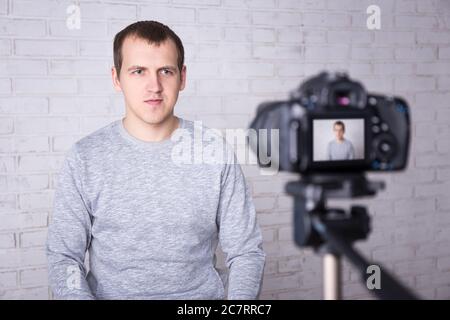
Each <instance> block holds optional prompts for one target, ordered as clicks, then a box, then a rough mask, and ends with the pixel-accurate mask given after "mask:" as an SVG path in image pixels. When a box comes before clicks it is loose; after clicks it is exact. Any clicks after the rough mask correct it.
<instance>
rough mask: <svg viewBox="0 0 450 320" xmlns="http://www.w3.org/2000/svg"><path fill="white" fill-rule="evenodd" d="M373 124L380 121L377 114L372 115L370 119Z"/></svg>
mask: <svg viewBox="0 0 450 320" xmlns="http://www.w3.org/2000/svg"><path fill="white" fill-rule="evenodd" d="M370 120H371V121H372V123H373V124H378V123H380V118H378V117H377V116H373V117H372V118H371V119H370Z"/></svg>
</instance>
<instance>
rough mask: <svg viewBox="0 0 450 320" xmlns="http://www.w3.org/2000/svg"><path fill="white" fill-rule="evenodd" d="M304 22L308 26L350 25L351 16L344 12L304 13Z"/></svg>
mask: <svg viewBox="0 0 450 320" xmlns="http://www.w3.org/2000/svg"><path fill="white" fill-rule="evenodd" d="M301 21H302V23H303V24H304V25H305V26H306V27H349V26H350V25H351V16H350V15H349V14H342V13H329V12H326V11H324V12H322V13H304V14H303V15H302V20H301Z"/></svg>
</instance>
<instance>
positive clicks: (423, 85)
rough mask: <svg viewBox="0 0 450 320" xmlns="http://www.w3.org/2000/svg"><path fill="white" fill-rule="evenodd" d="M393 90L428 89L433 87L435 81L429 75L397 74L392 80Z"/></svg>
mask: <svg viewBox="0 0 450 320" xmlns="http://www.w3.org/2000/svg"><path fill="white" fill-rule="evenodd" d="M394 86H395V90H403V91H408V90H410V91H430V90H433V89H435V87H436V81H435V79H434V78H433V77H429V76H398V77H396V78H395V81H394Z"/></svg>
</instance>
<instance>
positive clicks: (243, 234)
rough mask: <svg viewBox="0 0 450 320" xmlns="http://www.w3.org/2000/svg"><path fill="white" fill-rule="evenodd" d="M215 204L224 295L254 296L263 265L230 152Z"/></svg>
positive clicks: (257, 235)
mask: <svg viewBox="0 0 450 320" xmlns="http://www.w3.org/2000/svg"><path fill="white" fill-rule="evenodd" d="M228 155H229V156H228V161H227V163H226V165H225V168H224V171H223V173H222V182H221V195H220V201H219V208H218V217H217V221H218V226H219V240H220V244H221V248H222V250H223V252H224V253H225V254H226V256H227V257H226V265H227V267H228V268H229V278H228V299H229V300H232V299H257V298H258V296H259V293H260V290H261V283H262V277H263V272H264V265H265V253H264V251H263V249H262V236H261V231H260V229H259V227H258V225H257V222H256V212H255V207H254V204H253V202H252V199H251V195H250V191H249V189H248V187H247V184H246V181H245V177H244V175H243V173H242V170H241V167H240V165H239V164H238V163H237V159H236V156H235V155H234V152H232V151H231V152H228Z"/></svg>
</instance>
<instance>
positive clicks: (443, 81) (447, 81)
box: [438, 76, 450, 90]
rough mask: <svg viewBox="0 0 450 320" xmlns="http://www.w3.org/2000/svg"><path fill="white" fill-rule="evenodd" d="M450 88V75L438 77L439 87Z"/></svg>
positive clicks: (442, 88) (440, 88) (441, 88)
mask: <svg viewBox="0 0 450 320" xmlns="http://www.w3.org/2000/svg"><path fill="white" fill-rule="evenodd" d="M448 88H450V77H449V76H440V77H439V78H438V89H439V90H447V89H448Z"/></svg>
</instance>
